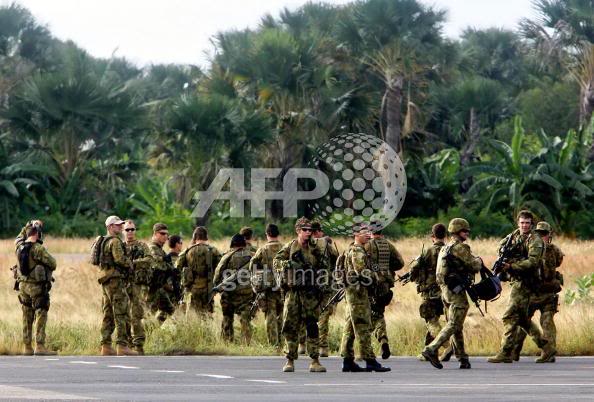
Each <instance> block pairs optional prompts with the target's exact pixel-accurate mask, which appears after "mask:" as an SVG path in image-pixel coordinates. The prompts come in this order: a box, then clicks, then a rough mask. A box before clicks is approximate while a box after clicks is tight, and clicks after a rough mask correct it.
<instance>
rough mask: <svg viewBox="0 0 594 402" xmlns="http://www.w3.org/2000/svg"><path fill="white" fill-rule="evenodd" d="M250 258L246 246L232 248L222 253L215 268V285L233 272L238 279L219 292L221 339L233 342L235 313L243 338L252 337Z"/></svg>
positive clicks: (252, 296)
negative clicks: (221, 313) (221, 311)
mask: <svg viewBox="0 0 594 402" xmlns="http://www.w3.org/2000/svg"><path fill="white" fill-rule="evenodd" d="M251 258H252V253H251V251H250V250H249V249H247V248H244V247H239V248H236V249H232V250H229V251H228V252H226V253H225V254H224V255H223V257H222V258H221V260H220V261H219V264H218V265H217V268H216V270H215V274H214V283H216V284H217V285H218V284H220V283H222V282H223V281H224V280H225V278H227V277H229V276H231V275H233V274H235V273H237V275H238V279H236V280H235V281H234V282H233V283H232V284H230V286H229V287H227V290H223V292H222V293H221V309H222V310H223V322H222V323H221V333H222V336H223V339H225V340H226V341H228V342H233V336H234V330H233V321H234V316H235V314H237V315H239V322H240V324H241V334H242V337H243V340H244V341H245V342H246V343H249V342H250V340H251V338H252V326H251V323H250V321H251V319H252V317H251V314H250V309H251V307H252V302H253V301H254V292H253V291H252V286H251V283H250V275H249V262H250V260H251Z"/></svg>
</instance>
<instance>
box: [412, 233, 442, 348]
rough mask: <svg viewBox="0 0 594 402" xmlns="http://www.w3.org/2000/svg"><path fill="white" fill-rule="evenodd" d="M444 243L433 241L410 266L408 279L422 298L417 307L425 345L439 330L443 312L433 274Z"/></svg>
mask: <svg viewBox="0 0 594 402" xmlns="http://www.w3.org/2000/svg"><path fill="white" fill-rule="evenodd" d="M444 245H445V244H444V243H443V242H442V241H436V242H435V243H433V245H432V246H431V247H429V249H428V250H426V251H424V252H423V253H422V254H421V255H420V256H419V258H417V259H416V260H415V261H413V263H412V265H411V268H410V280H411V281H413V282H415V283H416V284H417V293H418V294H420V295H421V298H422V299H423V302H422V303H421V306H420V307H419V313H420V315H421V318H423V319H424V320H425V325H426V326H427V333H426V334H425V345H428V344H430V343H431V341H433V339H435V337H436V336H437V334H439V331H441V324H440V323H439V317H441V316H442V315H443V313H444V311H443V301H442V299H441V289H440V287H439V285H438V284H437V278H436V276H435V275H436V269H437V258H438V256H439V251H440V250H441V248H442V247H443V246H444Z"/></svg>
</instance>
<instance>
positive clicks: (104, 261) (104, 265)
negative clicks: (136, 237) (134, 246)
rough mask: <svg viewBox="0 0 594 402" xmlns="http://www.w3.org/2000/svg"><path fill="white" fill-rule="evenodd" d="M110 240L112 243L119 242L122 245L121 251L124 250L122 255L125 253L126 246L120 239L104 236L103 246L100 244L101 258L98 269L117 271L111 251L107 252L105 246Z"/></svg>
mask: <svg viewBox="0 0 594 402" xmlns="http://www.w3.org/2000/svg"><path fill="white" fill-rule="evenodd" d="M111 239H115V240H113V241H119V242H120V243H121V245H122V249H123V250H124V253H125V252H126V245H125V244H124V242H123V241H122V239H120V238H119V237H117V236H105V238H104V239H103V244H101V257H100V261H101V262H100V265H99V267H100V268H101V269H102V270H108V269H118V267H117V266H116V263H115V261H114V259H113V254H112V253H111V251H108V250H107V246H108V245H109V244H111V243H112V240H111Z"/></svg>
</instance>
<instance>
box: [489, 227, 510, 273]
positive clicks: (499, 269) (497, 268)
mask: <svg viewBox="0 0 594 402" xmlns="http://www.w3.org/2000/svg"><path fill="white" fill-rule="evenodd" d="M512 240H513V236H512V235H509V237H508V238H507V241H506V242H505V244H504V245H503V246H502V247H501V248H500V249H499V257H498V258H497V260H496V261H495V263H494V264H493V268H492V269H491V271H492V272H493V275H497V276H498V277H499V279H502V276H504V275H503V274H504V272H503V266H504V265H505V263H506V262H507V260H508V259H509V257H510V253H511V251H512V248H511V245H512Z"/></svg>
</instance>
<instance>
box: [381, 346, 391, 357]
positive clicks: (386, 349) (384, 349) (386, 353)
mask: <svg viewBox="0 0 594 402" xmlns="http://www.w3.org/2000/svg"><path fill="white" fill-rule="evenodd" d="M391 355H392V353H391V352H390V345H389V344H388V342H383V343H382V359H384V360H386V359H389V358H390V356H391Z"/></svg>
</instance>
